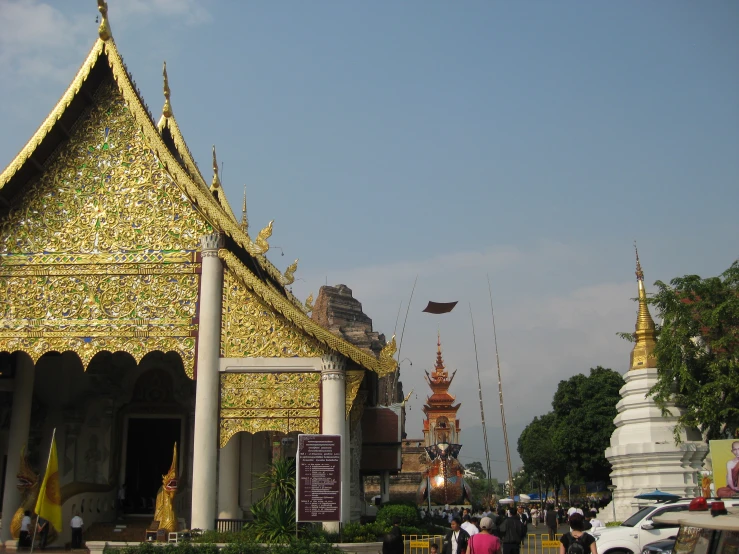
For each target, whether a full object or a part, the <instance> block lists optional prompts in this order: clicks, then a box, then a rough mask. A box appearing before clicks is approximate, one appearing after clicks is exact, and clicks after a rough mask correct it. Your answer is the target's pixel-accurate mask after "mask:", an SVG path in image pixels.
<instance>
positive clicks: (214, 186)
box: [210, 144, 221, 190]
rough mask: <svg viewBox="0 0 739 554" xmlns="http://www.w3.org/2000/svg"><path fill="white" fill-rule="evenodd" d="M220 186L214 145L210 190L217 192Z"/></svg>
mask: <svg viewBox="0 0 739 554" xmlns="http://www.w3.org/2000/svg"><path fill="white" fill-rule="evenodd" d="M220 186H221V179H220V178H219V177H218V160H217V159H216V145H215V144H214V145H213V182H212V183H211V184H210V190H217V189H219V188H220Z"/></svg>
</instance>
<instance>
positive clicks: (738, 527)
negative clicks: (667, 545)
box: [657, 499, 739, 554]
mask: <svg viewBox="0 0 739 554" xmlns="http://www.w3.org/2000/svg"><path fill="white" fill-rule="evenodd" d="M696 500H702V499H696ZM731 504H737V503H736V502H726V501H725V500H724V501H716V502H711V503H710V504H709V503H706V502H705V501H704V502H695V501H694V504H692V505H691V506H690V509H689V510H688V511H687V512H681V513H673V514H666V515H665V516H663V517H659V518H657V519H658V521H659V522H660V523H666V524H674V523H678V524H679V525H680V530H679V532H678V534H677V540H676V541H675V545H674V546H673V548H672V552H675V553H676V554H706V553H712V554H731V553H736V552H739V508H738V507H731V506H730V505H731ZM727 506H729V507H728V508H727Z"/></svg>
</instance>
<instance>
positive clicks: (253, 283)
mask: <svg viewBox="0 0 739 554" xmlns="http://www.w3.org/2000/svg"><path fill="white" fill-rule="evenodd" d="M218 255H219V257H220V258H221V259H222V260H223V262H224V263H225V264H226V266H228V268H229V269H230V270H231V271H233V272H234V274H235V275H236V277H237V278H238V279H239V280H240V281H241V283H242V284H244V285H246V286H247V287H249V288H250V289H251V290H252V291H254V293H255V294H256V295H257V296H259V297H260V298H261V299H262V300H264V302H266V303H267V304H268V305H269V306H271V307H272V308H273V309H274V310H276V311H277V312H278V313H280V314H281V315H282V316H283V317H285V319H287V320H288V321H290V322H291V323H292V324H293V325H295V326H296V327H298V328H299V329H301V330H303V331H304V332H306V333H308V334H309V335H310V336H312V337H314V338H315V339H317V340H319V341H320V342H322V343H323V344H325V345H326V346H328V347H329V348H330V349H331V350H333V351H335V352H338V353H339V354H341V355H343V356H346V357H347V358H349V359H351V360H353V361H354V362H356V363H358V364H359V365H361V366H362V367H364V368H366V369H370V370H372V371H374V372H376V373H378V374H381V375H385V374H386V373H381V372H392V371H394V370H395V367H396V366H397V362H395V360H392V355H393V354H394V353H395V350H394V345H395V337H393V340H392V341H391V342H392V344H393V349H392V352H391V350H390V349H388V347H387V346H386V347H385V348H383V350H382V352H384V353H385V356H386V357H387V356H388V355H389V356H390V358H389V359H390V360H392V362H390V361H388V360H387V358H386V359H385V361H384V362H381V361H380V360H378V359H377V358H375V357H374V356H372V355H371V354H368V353H367V352H364V351H363V350H360V349H359V348H357V347H356V346H354V345H353V344H350V343H348V342H347V341H345V340H343V339H341V338H339V337H337V336H336V335H334V334H333V333H331V332H330V331H328V330H326V329H324V328H323V327H321V326H320V325H318V324H317V323H316V322H315V321H313V320H312V319H310V318H309V317H308V316H307V315H306V314H305V312H304V311H302V310H300V309H298V308H297V307H296V306H294V305H293V304H292V303H290V301H289V300H288V299H287V298H285V297H284V296H281V295H280V294H279V293H277V292H276V291H275V290H273V289H271V288H270V287H268V286H267V285H265V284H264V282H263V281H262V280H260V279H258V278H257V277H256V276H255V275H254V274H253V273H252V272H251V271H249V270H248V269H247V268H246V267H245V266H244V265H243V264H242V263H241V261H240V260H239V259H238V258H237V257H236V256H235V255H234V254H233V253H231V252H230V251H228V250H226V249H221V250H219V251H218ZM383 363H384V365H383ZM392 364H394V365H392ZM391 365H392V369H390V370H389V371H388V368H390V366H391Z"/></svg>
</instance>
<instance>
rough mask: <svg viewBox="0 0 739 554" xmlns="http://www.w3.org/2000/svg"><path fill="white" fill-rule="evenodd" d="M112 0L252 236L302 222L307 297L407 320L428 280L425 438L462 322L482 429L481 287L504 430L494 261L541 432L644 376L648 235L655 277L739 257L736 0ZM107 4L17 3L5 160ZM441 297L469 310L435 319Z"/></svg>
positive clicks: (413, 384) (12, 7) (456, 358)
mask: <svg viewBox="0 0 739 554" xmlns="http://www.w3.org/2000/svg"><path fill="white" fill-rule="evenodd" d="M109 6H110V21H111V27H112V29H113V36H114V38H115V40H116V43H117V44H118V47H119V49H120V51H121V53H122V55H123V56H124V59H125V60H126V63H127V65H128V67H129V69H130V70H131V72H132V73H133V75H134V78H135V79H136V81H137V83H138V85H139V87H140V89H141V91H142V93H143V96H144V98H145V100H146V101H147V103H148V104H149V106H150V107H151V109H152V111H153V112H154V115H155V117H158V115H159V113H160V109H161V105H162V100H163V98H162V94H161V62H162V61H163V60H164V59H166V60H167V65H168V69H169V78H170V85H171V87H172V105H173V109H174V113H175V115H176V117H177V120H178V122H179V124H180V127H181V128H182V130H183V132H184V134H185V138H186V140H187V141H188V143H189V146H190V148H191V150H192V151H193V154H194V155H195V157H196V159H197V160H198V162H199V164H200V167H201V168H202V169H203V173H204V174H205V176H206V179H209V178H210V169H209V168H210V146H211V144H213V143H215V144H216V146H217V148H218V158H219V161H222V162H223V163H224V171H223V176H222V177H223V181H224V184H225V189H226V191H227V193H228V196H229V200H230V202H231V204H232V206H234V208H236V209H237V210H238V208H239V207H240V205H241V190H242V187H243V185H244V184H245V185H247V188H248V204H249V216H250V221H251V224H252V226H253V227H258V228H261V227H263V226H264V225H265V224H266V223H267V222H268V221H269V220H270V219H275V220H276V221H275V231H274V235H273V238H272V240H271V243H272V244H273V245H275V246H280V247H282V249H283V250H284V253H285V256H284V257H281V256H280V252H279V250H277V249H273V251H272V252H271V253H270V257H271V259H272V260H273V261H274V263H275V264H276V265H277V266H278V267H280V268H284V267H286V266H287V264H288V263H289V262H291V261H292V260H293V259H295V258H300V268H299V270H298V274H297V276H298V277H300V278H302V279H303V280H299V281H297V282H296V284H295V285H294V292H296V294H298V295H299V296H302V297H305V296H307V295H308V293H309V292H311V291H313V292H317V290H318V287H319V286H320V285H322V284H324V283H325V282H328V283H329V284H336V283H339V282H344V283H345V284H347V285H348V286H349V287H351V288H352V289H353V290H354V293H355V296H356V297H357V298H359V299H360V300H361V301H362V302H363V303H364V307H365V311H366V312H367V313H368V314H369V315H370V316H371V317H373V318H374V320H375V326H376V328H378V329H379V330H380V331H382V332H385V333H386V334H388V335H390V334H392V332H393V328H394V327H395V320H396V315H397V312H398V306H399V303H400V302H401V301H403V302H404V304H403V311H405V305H406V304H407V302H408V297H409V294H410V290H411V287H412V285H413V280H414V278H415V276H416V275H418V276H419V277H418V288H417V290H416V296H415V297H414V300H413V305H412V310H411V316H410V317H409V320H408V325H407V327H406V333H405V337H404V344H403V352H402V356H403V357H406V356H407V357H409V358H410V360H412V361H413V365H412V366H410V365H409V364H408V362H407V361H406V362H405V363H404V364H403V365H402V366H401V367H402V370H403V381H404V383H405V386H406V390H407V391H408V390H410V388H415V390H416V392H417V398H412V401H411V411H410V412H409V420H408V427H409V432H410V433H411V434H417V433H418V432H419V431H420V427H421V424H420V420H421V412H420V407H421V404H422V401H423V400H424V398H425V394H426V388H425V385H424V383H423V380H422V377H421V376H422V369H424V368H430V366H431V365H432V364H433V361H434V352H435V342H436V331H437V329H439V330H440V331H441V335H442V341H443V343H444V347H445V359H446V361H447V363H448V365H449V366H450V367H451V368H452V369H454V368H459V375H458V378H457V380H456V381H455V388H454V389H453V391H452V392H454V393H455V394H457V396H458V398H459V399H460V400H462V401H463V407H462V409H461V412H460V416H461V418H462V426H463V429H464V428H465V427H470V426H472V425H475V424H477V423H478V422H479V412H478V406H477V401H476V395H477V391H476V387H475V386H472V385H471V383H474V379H475V377H474V353H473V351H472V340H471V335H470V323H469V313H468V307H467V303H468V302H470V303H471V304H472V307H473V313H474V315H475V320H476V325H477V327H478V329H477V331H478V341H479V343H480V344H479V345H478V346H479V347H480V361H481V369H482V371H483V390H484V392H485V396H486V398H489V401H486V409H487V410H488V414H487V419H488V421H489V422H490V425H491V426H495V425H499V424H500V420H499V415H498V414H497V411H496V410H497V403H496V402H495V398H494V395H495V383H496V382H497V380H496V379H495V378H494V377H493V374H492V367H493V366H494V353H493V350H492V347H491V342H492V341H491V338H490V337H491V325H490V311H489V304H488V299H487V282H486V277H485V275H486V274H487V273H489V274H490V277H491V279H492V282H493V294H494V296H495V300H496V310H497V311H496V315H497V317H498V321H497V322H498V331H499V340H500V346H501V362H502V364H503V372H504V385H505V386H506V400H507V402H509V410H508V412H507V419H508V421H509V422H511V423H512V424H513V425H518V426H522V425H525V424H526V423H527V422H528V421H530V420H531V418H532V417H533V416H534V415H537V414H540V413H543V412H544V411H546V410H547V409H548V408H549V403H550V401H551V396H552V393H553V392H554V389H555V388H556V385H557V383H558V381H559V380H560V379H564V378H567V377H569V376H571V375H573V374H575V373H578V372H587V370H588V368H589V367H591V366H595V365H604V366H609V367H612V368H614V369H617V370H619V371H625V369H626V367H627V364H628V355H629V345H628V344H627V343H624V342H623V341H621V340H620V339H618V338H617V337H616V336H615V333H616V331H624V330H629V329H630V328H632V326H633V324H634V318H635V306H634V304H633V303H632V302H630V298H631V297H632V296H635V294H636V287H635V284H634V280H633V266H634V262H633V249H632V241H633V240H634V239H637V240H638V241H639V244H640V253H641V255H642V261H643V263H644V269H645V272H646V275H647V282H648V288H652V289H653V286H652V283H653V282H654V281H655V280H656V279H663V280H669V279H670V278H672V277H674V276H677V275H682V274H685V273H698V274H701V275H705V276H708V275H715V274H718V273H720V272H721V271H722V270H724V269H726V268H727V267H728V266H729V265H730V264H731V262H732V261H733V260H734V259H736V258H737V250H738V249H737V244H738V241H737V237H738V236H739V224H738V223H737V218H736V211H737V204H738V203H739V202H738V201H739V70H738V69H737V68H739V31H738V29H739V3H737V2H735V1H733V0H727V1H719V0H715V1H711V2H702V3H698V2H687V1H671V2H666V1H663V2H636V1H623V2H584V1H582V2H567V1H559V2H543V1H542V2H535V1H524V2H494V1H481V2H475V1H465V2H457V3H449V2H441V1H430V2H429V1H413V0H408V1H405V2H382V1H376V0H373V1H365V2H357V1H352V2H339V1H321V2H302V1H294V2H288V1H281V2H251V1H244V2H237V1H229V2H226V1H223V2H217V1H210V2H206V1H203V2H196V1H195V0H147V1H145V0H109ZM96 15H97V10H96V3H95V2H94V0H75V1H68V2H63V3H62V2H50V3H43V2H40V1H38V0H31V1H26V2H16V1H14V0H5V1H3V2H0V75H1V76H2V78H0V98H2V99H3V100H2V103H1V104H0V165H2V166H4V165H6V164H7V163H8V162H9V161H10V160H11V159H12V158H13V156H14V155H15V153H16V152H17V151H18V150H19V149H20V148H21V147H22V146H23V144H24V143H25V141H26V140H27V139H28V137H30V136H31V134H32V133H33V132H34V130H35V129H36V127H37V126H38V125H39V123H40V122H41V121H42V119H43V118H44V117H45V116H46V114H47V113H48V112H49V110H50V109H51V107H52V106H53V105H54V103H55V102H56V101H57V99H58V98H59V96H60V95H61V93H62V92H63V91H64V89H65V88H66V86H67V85H68V83H69V82H70V81H71V79H72V77H73V75H74V73H75V71H76V69H77V67H78V66H79V64H80V63H81V62H82V60H83V58H84V56H85V54H86V52H87V51H88V49H89V48H90V46H91V45H92V43H93V41H94V39H95V38H96V24H95V16H96ZM429 299H434V300H439V301H446V300H459V301H460V305H459V307H458V308H457V310H455V311H454V312H452V314H449V315H447V316H443V317H440V318H432V317H431V316H427V315H426V314H421V313H420V309H421V308H422V307H423V306H422V304H425V301H426V300H429ZM398 331H399V332H400V330H398ZM460 375H461V376H464V377H463V378H460ZM463 437H464V434H463ZM513 438H514V439H515V438H516V437H513ZM500 446H502V445H499V446H498V447H496V448H498V450H500ZM513 447H514V449H515V444H514V445H513ZM464 452H465V451H464V450H463V454H464ZM493 457H498V458H501V459H502V456H499V455H495V456H493ZM503 467H504V466H503V465H501V466H500V470H501V471H500V472H499V473H500V474H501V475H502V470H503Z"/></svg>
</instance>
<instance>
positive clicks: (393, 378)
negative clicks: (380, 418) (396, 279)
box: [385, 275, 418, 406]
mask: <svg viewBox="0 0 739 554" xmlns="http://www.w3.org/2000/svg"><path fill="white" fill-rule="evenodd" d="M417 283H418V275H416V279H415V280H414V281H413V288H412V289H411V298H410V300H408V309H406V311H405V320H404V321H403V330H402V331H401V332H400V344H399V345H398V367H397V368H396V369H395V373H394V374H393V375H392V376H391V377H390V380H391V382H392V386H393V388H392V391H385V392H386V393H388V392H389V393H390V395H391V396H390V398H388V399H387V405H388V406H389V405H390V404H394V403H395V393H396V391H395V389H396V388H397V387H398V379H400V360H402V359H403V358H401V357H400V353H401V352H402V351H403V337H404V336H405V324H406V323H408V314H409V313H410V311H411V302H413V293H414V292H416V284H417ZM400 305H401V306H402V305H403V304H402V302H401V304H400ZM398 315H400V308H398ZM396 326H397V319H396Z"/></svg>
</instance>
